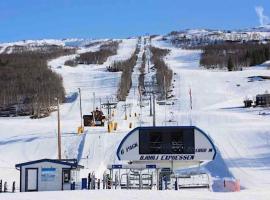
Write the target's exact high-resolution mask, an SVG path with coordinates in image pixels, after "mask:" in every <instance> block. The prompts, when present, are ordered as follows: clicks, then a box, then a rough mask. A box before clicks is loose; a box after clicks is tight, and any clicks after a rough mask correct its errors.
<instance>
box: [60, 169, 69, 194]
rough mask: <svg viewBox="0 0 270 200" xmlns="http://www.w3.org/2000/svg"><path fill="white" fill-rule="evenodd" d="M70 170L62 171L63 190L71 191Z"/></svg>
mask: <svg viewBox="0 0 270 200" xmlns="http://www.w3.org/2000/svg"><path fill="white" fill-rule="evenodd" d="M70 189H71V183H70V169H62V190H70Z"/></svg>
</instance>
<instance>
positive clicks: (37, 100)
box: [0, 45, 75, 117]
mask: <svg viewBox="0 0 270 200" xmlns="http://www.w3.org/2000/svg"><path fill="white" fill-rule="evenodd" d="M72 53H75V50H74V49H68V48H64V47H59V46H54V45H53V46H46V51H44V48H42V50H37V51H23V52H20V53H18V52H12V53H10V54H7V53H4V54H0V87H1V90H0V107H2V108H4V107H8V106H11V105H18V106H20V109H23V114H26V113H27V114H30V115H34V116H36V117H40V116H41V114H42V113H44V112H49V110H50V108H51V106H54V105H56V101H55V98H56V97H57V98H59V100H60V102H63V101H64V99H65V89H64V87H63V80H62V77H61V76H60V75H58V74H57V73H55V72H53V71H52V70H51V69H49V67H48V66H47V61H48V60H49V59H53V58H56V57H59V56H62V55H68V54H72ZM0 110H1V109H0Z"/></svg>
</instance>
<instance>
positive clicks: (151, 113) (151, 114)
mask: <svg viewBox="0 0 270 200" xmlns="http://www.w3.org/2000/svg"><path fill="white" fill-rule="evenodd" d="M150 116H153V112H152V95H150Z"/></svg>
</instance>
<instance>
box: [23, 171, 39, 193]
mask: <svg viewBox="0 0 270 200" xmlns="http://www.w3.org/2000/svg"><path fill="white" fill-rule="evenodd" d="M25 176H26V177H25V186H26V188H25V191H26V192H31V191H38V169H37V168H28V169H26V174H25Z"/></svg>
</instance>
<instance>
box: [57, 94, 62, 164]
mask: <svg viewBox="0 0 270 200" xmlns="http://www.w3.org/2000/svg"><path fill="white" fill-rule="evenodd" d="M57 122H58V123H57V125H58V159H59V160H61V159H62V155H61V132H60V106H59V98H57Z"/></svg>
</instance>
